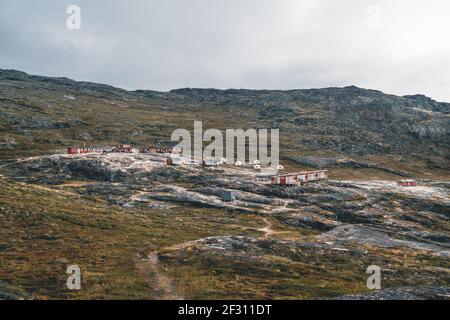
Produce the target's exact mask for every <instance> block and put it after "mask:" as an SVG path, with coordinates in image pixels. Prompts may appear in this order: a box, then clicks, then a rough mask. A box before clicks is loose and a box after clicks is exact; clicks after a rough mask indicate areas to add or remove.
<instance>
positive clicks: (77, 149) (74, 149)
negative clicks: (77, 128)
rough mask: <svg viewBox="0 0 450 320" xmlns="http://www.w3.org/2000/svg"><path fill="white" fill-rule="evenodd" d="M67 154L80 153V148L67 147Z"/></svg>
mask: <svg viewBox="0 0 450 320" xmlns="http://www.w3.org/2000/svg"><path fill="white" fill-rule="evenodd" d="M67 153H68V154H77V153H80V148H67Z"/></svg>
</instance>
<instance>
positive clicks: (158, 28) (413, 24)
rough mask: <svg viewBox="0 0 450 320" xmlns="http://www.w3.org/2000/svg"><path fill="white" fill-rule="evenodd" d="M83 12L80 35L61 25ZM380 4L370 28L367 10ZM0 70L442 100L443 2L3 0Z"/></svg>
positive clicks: (123, 83)
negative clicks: (351, 90) (75, 8)
mask: <svg viewBox="0 0 450 320" xmlns="http://www.w3.org/2000/svg"><path fill="white" fill-rule="evenodd" d="M70 4H77V5H79V6H80V7H81V14H82V29H81V30H79V31H71V30H68V29H67V28H66V23H65V22H66V18H67V14H66V12H65V11H66V8H67V6H68V5H70ZM373 4H377V5H379V7H380V9H381V24H380V29H379V30H369V29H368V28H367V26H366V25H367V19H368V17H367V12H366V10H367V7H368V6H369V5H373ZM0 8H1V11H0V41H1V48H0V67H1V68H15V69H19V70H23V71H26V72H30V73H35V74H43V75H54V76H68V77H71V78H74V79H77V80H87V81H94V82H102V83H107V84H112V85H116V86H119V87H124V88H127V89H138V88H143V89H156V90H169V89H172V88H178V87H217V88H229V87H234V88H266V89H291V88H309V87H326V86H344V85H351V84H354V85H357V86H361V87H367V88H374V89H380V90H383V91H385V92H388V93H395V94H400V95H403V94H414V93H423V94H427V95H429V96H431V97H433V98H435V99H438V100H445V101H450V90H448V88H450V61H449V58H448V57H450V44H449V42H448V41H446V37H447V34H448V31H449V30H450V20H449V19H447V18H446V15H447V14H448V12H449V10H450V3H449V2H448V1H440V0H431V1H427V2H423V1H420V0H411V1H408V2H405V1H400V0H378V1H366V0H343V1H324V0H314V1H311V0H283V1H275V0H244V1H242V0H240V1H237V0H213V1H211V0H189V1H186V0H167V1H162V0H160V1H147V0H133V1H119V0H108V1H107V0H96V1H92V0H91V1H89V0H79V1H75V0H73V1H65V0H64V1H60V0H41V1H34V2H31V1H21V2H19V1H13V0H0Z"/></svg>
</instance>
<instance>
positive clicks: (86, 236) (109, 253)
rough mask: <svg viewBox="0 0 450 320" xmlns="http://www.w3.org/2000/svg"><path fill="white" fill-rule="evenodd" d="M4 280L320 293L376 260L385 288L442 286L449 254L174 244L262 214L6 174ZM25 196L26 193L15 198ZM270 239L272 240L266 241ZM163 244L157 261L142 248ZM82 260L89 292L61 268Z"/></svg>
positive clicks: (54, 285) (206, 293)
mask: <svg viewBox="0 0 450 320" xmlns="http://www.w3.org/2000/svg"><path fill="white" fill-rule="evenodd" d="M0 187H1V189H2V197H1V200H0V224H1V225H2V228H0V239H1V241H0V275H1V276H0V281H2V282H4V283H8V284H11V285H14V286H17V287H19V288H23V289H25V290H27V291H28V292H30V293H32V294H33V295H34V297H36V298H39V299H55V298H71V299H87V298H88V299H102V298H112V299H137V298H141V299H152V298H162V297H164V296H163V295H161V292H159V290H161V288H160V286H159V284H158V283H159V282H160V281H159V280H158V278H157V276H158V275H157V273H159V274H164V276H165V277H168V278H170V279H172V280H173V285H174V287H175V289H174V290H176V292H177V294H178V295H179V296H182V297H185V298H259V299H267V298H317V297H328V296H335V295H340V294H346V293H353V292H361V291H364V290H366V289H365V279H366V275H365V272H364V271H365V267H366V266H367V265H370V264H377V265H382V266H385V267H386V268H389V269H393V270H397V271H396V272H395V274H389V273H388V276H387V279H385V280H383V281H384V284H383V286H384V287H389V286H401V285H420V284H428V285H430V284H433V285H445V283H447V281H448V279H449V278H448V274H447V275H445V272H443V271H442V270H443V268H445V267H446V261H445V259H443V258H433V257H430V256H428V255H427V256H422V255H420V254H417V253H416V252H414V251H413V250H404V249H402V250H384V249H383V250H380V249H379V248H371V247H367V248H366V250H367V251H366V252H365V253H364V251H361V252H360V253H356V255H355V253H346V252H337V251H333V250H328V251H325V252H322V253H320V254H319V253H318V252H317V251H316V249H313V250H307V249H301V250H298V249H293V250H291V249H285V248H283V247H280V249H275V251H274V252H273V253H270V250H269V251H268V252H267V253H264V254H263V255H261V256H259V258H251V255H247V254H246V253H244V258H239V256H236V255H231V256H227V255H222V254H217V253H214V252H209V251H208V252H205V251H198V250H196V249H195V248H193V247H192V246H188V247H186V248H184V249H183V250H174V249H171V248H170V247H171V246H173V245H177V244H182V243H184V242H186V241H190V240H196V239H200V238H203V237H207V236H218V235H247V236H253V237H259V238H261V239H262V238H263V237H262V236H263V234H262V233H261V232H259V231H257V230H256V229H258V228H261V227H263V226H264V223H263V222H262V219H261V217H258V216H256V215H248V214H245V215H243V214H231V213H229V212H224V211H221V210H215V209H199V208H185V207H181V208H176V209H174V210H153V209H148V208H145V209H140V208H135V209H126V210H125V209H123V208H120V207H116V206H109V205H108V204H106V203H105V202H104V201H102V200H98V199H91V198H87V197H82V196H79V195H77V194H74V193H72V192H70V188H67V187H64V188H62V187H59V188H56V189H49V188H47V187H42V186H36V185H25V184H17V183H12V182H10V181H8V180H6V179H4V178H0ZM18 199H20V201H18ZM268 219H269V220H271V221H272V223H273V228H274V229H275V230H278V231H280V230H281V231H287V232H286V233H284V234H280V235H277V237H278V238H280V237H281V238H286V239H291V240H295V239H301V240H303V241H313V239H314V235H315V234H316V233H315V232H313V231H310V230H305V229H302V228H293V227H288V226H285V225H282V224H279V223H277V222H276V221H275V220H272V219H271V218H268ZM269 243H270V242H269ZM155 250H158V251H159V253H160V254H161V255H162V258H161V263H160V265H159V267H158V271H157V269H155V268H153V267H147V266H146V265H145V263H142V260H140V258H139V256H144V255H147V254H148V253H150V252H152V251H155ZM70 264H78V265H79V266H80V268H81V270H82V273H83V274H82V276H83V290H81V291H80V292H75V293H74V292H70V291H68V290H67V289H66V287H65V281H66V279H67V275H66V274H65V269H66V268H67V266H68V265H70Z"/></svg>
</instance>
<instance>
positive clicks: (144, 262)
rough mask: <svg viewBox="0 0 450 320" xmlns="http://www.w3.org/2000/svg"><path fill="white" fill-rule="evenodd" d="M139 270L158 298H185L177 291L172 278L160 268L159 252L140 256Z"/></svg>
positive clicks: (137, 265)
mask: <svg viewBox="0 0 450 320" xmlns="http://www.w3.org/2000/svg"><path fill="white" fill-rule="evenodd" d="M136 268H137V270H138V272H139V273H140V274H141V275H142V276H143V277H144V279H145V280H146V281H147V282H149V283H150V285H151V286H152V289H153V293H154V299H156V300H183V299H184V298H183V297H182V296H180V295H178V294H177V293H176V290H175V285H174V284H173V281H172V279H170V278H169V277H167V276H166V275H164V274H163V273H162V272H161V270H160V263H159V256H158V253H157V252H151V253H149V254H148V255H147V257H144V258H142V257H139V259H138V261H137V262H136Z"/></svg>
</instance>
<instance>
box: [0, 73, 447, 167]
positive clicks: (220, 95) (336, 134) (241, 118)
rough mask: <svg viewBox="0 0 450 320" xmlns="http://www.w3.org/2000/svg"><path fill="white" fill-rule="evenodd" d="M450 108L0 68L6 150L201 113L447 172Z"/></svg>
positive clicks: (132, 139)
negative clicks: (131, 87)
mask: <svg viewBox="0 0 450 320" xmlns="http://www.w3.org/2000/svg"><path fill="white" fill-rule="evenodd" d="M449 113H450V104H449V103H441V102H436V101H434V100H432V99H430V98H427V97H425V96H422V95H415V96H404V97H399V96H394V95H388V94H384V93H382V92H380V91H375V90H366V89H361V88H357V87H345V88H326V89H310V90H289V91H276V90H236V89H230V90H216V89H177V90H172V91H170V92H156V91H148V90H137V91H126V90H123V89H119V88H114V87H111V86H107V85H102V84H95V83H88V82H77V81H73V80H70V79H67V78H49V77H42V76H31V75H28V74H26V73H23V72H19V71H14V70H0V130H1V132H2V134H1V137H0V158H2V159H10V158H16V157H17V156H28V155H38V154H41V153H42V152H47V151H49V150H54V149H63V148H65V147H67V146H70V145H80V144H82V143H83V141H85V142H86V143H87V144H88V145H105V144H116V143H120V142H123V143H133V144H148V143H158V142H163V143H164V142H167V141H168V140H169V139H170V133H171V132H172V131H173V129H175V128H190V127H192V125H193V121H194V120H203V121H204V127H215V128H219V129H225V128H239V127H242V128H250V127H251V128H268V127H271V128H280V133H281V141H280V143H281V156H282V158H283V159H284V160H289V159H296V158H299V157H303V156H311V155H312V156H322V157H324V156H325V157H330V156H332V157H338V158H341V157H344V158H349V157H350V158H352V159H353V158H356V159H359V160H361V159H365V160H368V159H369V160H373V159H375V160H376V161H380V162H382V163H384V164H385V165H386V164H387V166H392V167H395V168H399V166H400V168H403V169H407V170H406V171H408V170H410V171H413V172H415V173H423V172H425V171H433V170H437V171H439V172H440V173H441V174H448V172H447V171H448V168H447V167H448V163H447V160H446V158H447V157H448V154H449V146H450V144H449V141H450V139H449V137H450V126H449V124H450V123H449V120H450V118H449ZM402 164H403V165H404V166H403V167H402ZM417 167H418V168H417ZM442 172H444V173H442ZM446 172H447V173H446Z"/></svg>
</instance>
